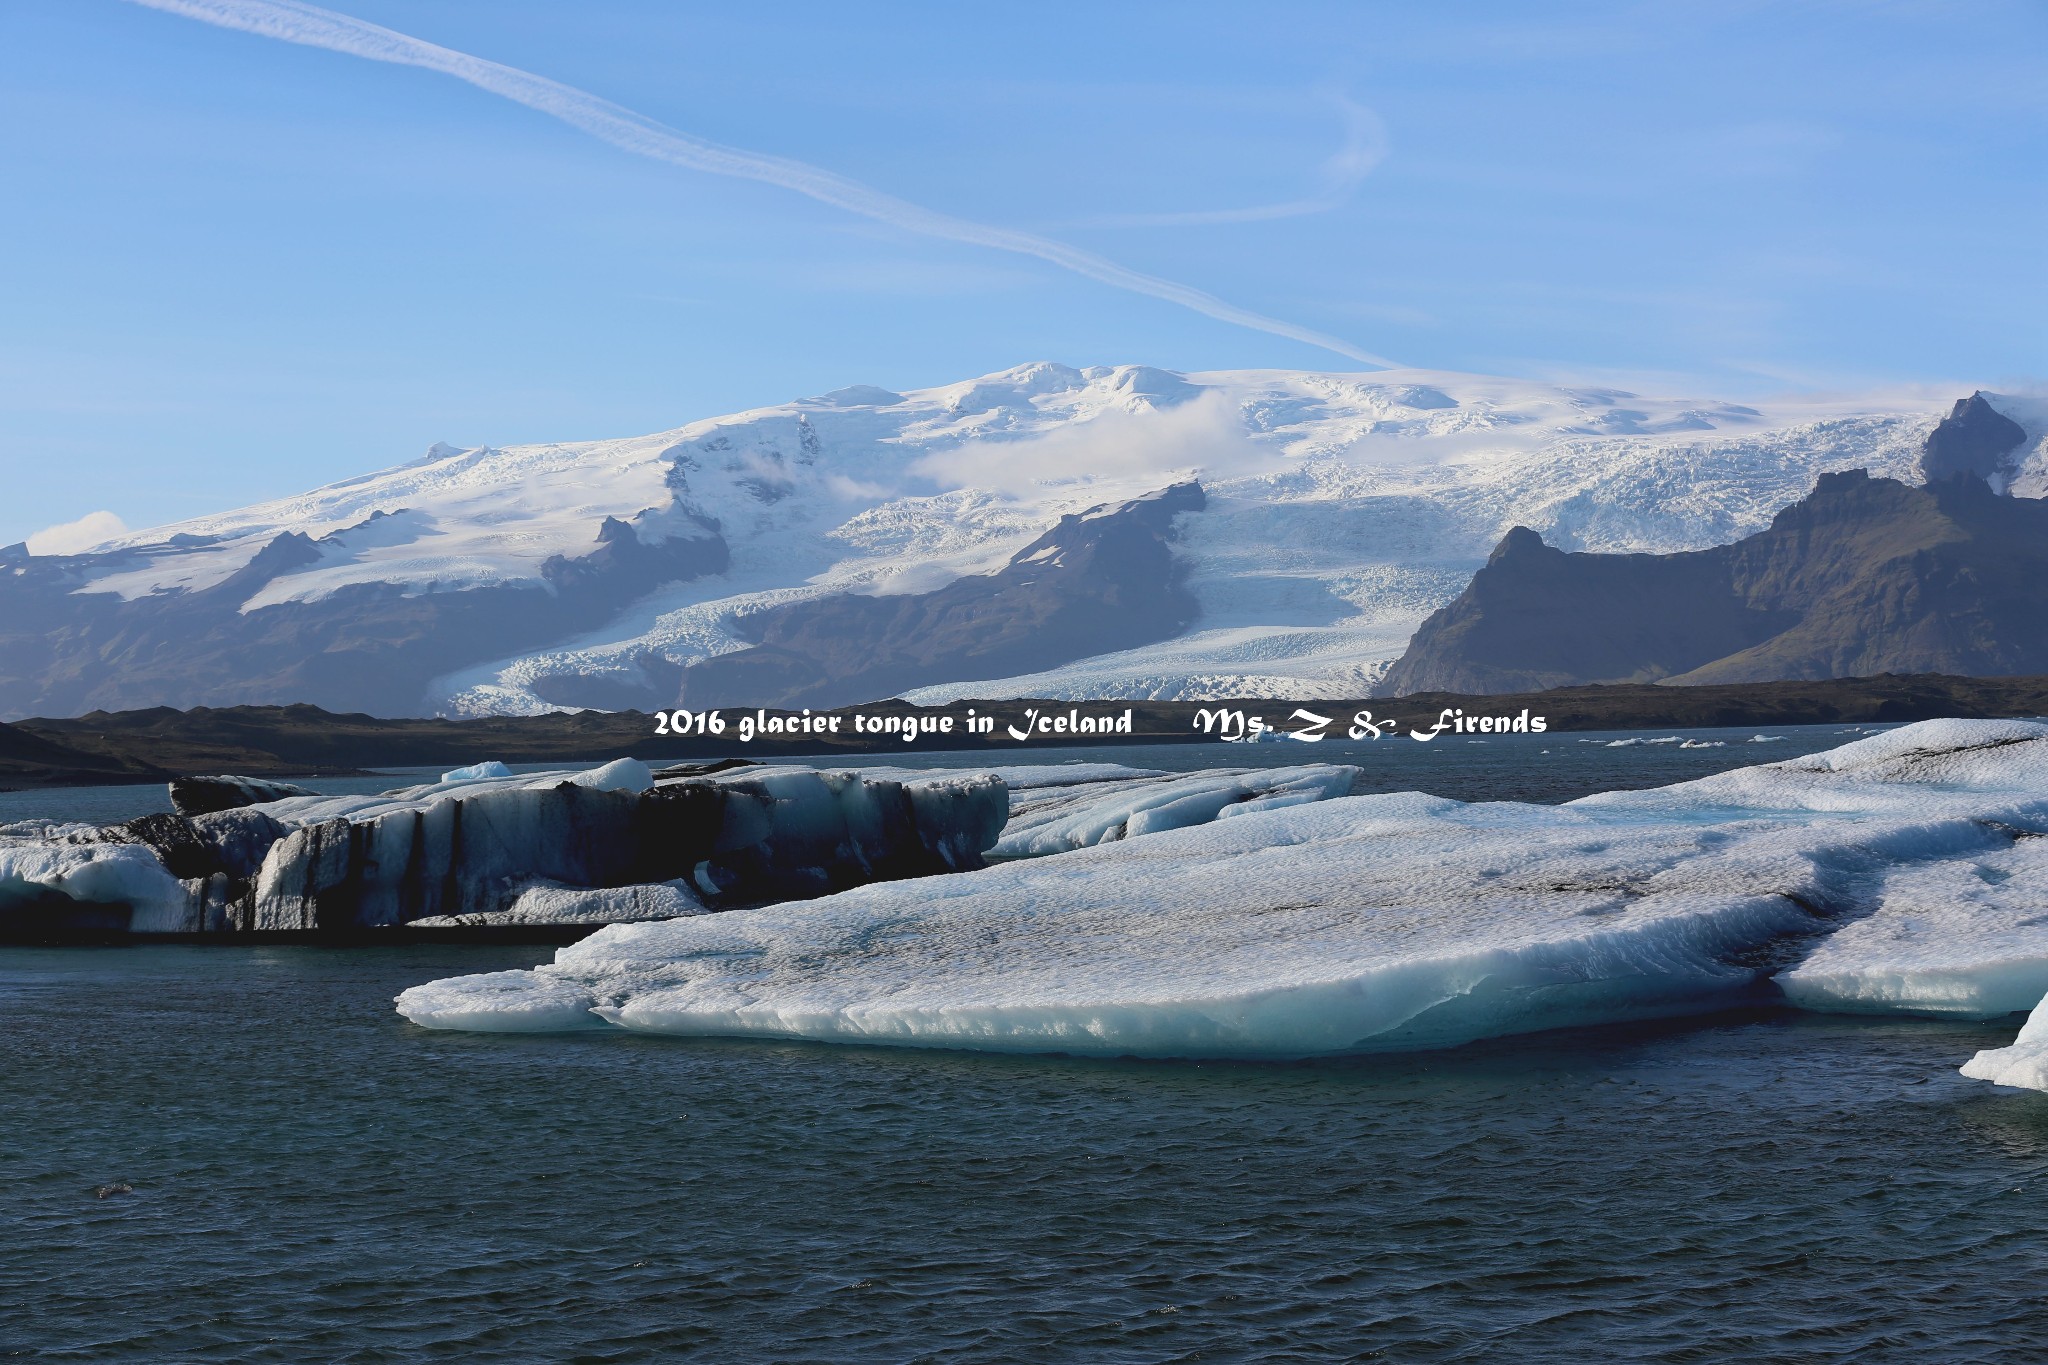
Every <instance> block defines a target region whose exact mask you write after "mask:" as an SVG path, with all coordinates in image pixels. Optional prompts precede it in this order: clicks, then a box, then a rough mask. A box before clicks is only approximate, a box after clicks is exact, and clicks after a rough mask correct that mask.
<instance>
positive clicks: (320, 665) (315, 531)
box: [0, 362, 2048, 716]
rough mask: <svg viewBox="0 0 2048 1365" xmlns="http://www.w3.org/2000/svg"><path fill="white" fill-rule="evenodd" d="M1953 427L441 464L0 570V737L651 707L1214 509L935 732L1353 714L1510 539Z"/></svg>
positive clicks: (874, 408) (1430, 431)
mask: <svg viewBox="0 0 2048 1365" xmlns="http://www.w3.org/2000/svg"><path fill="white" fill-rule="evenodd" d="M1984 402H1985V404H1987V405H1991V406H1995V407H1997V408H1998V409H1999V410H2000V411H2010V412H2011V413H2012V414H2013V417H2014V419H2015V420H2018V419H2024V422H2023V425H2024V428H2025V429H2026V430H2027V431H2030V432H2033V433H2034V435H2032V436H2030V437H2029V438H2028V439H2029V441H2031V444H2029V445H2026V446H2024V447H2023V448H2022V449H2021V450H2019V451H2017V452H2016V453H2014V454H2012V455H2010V456H2009V457H2007V463H2008V464H2009V465H2010V466H2011V467H2012V468H2013V469H2014V471H2015V474H2014V479H2015V483H2016V485H2028V481H2030V480H2032V481H2036V482H2039V481H2042V480H2043V479H2044V478H2048V461H2044V458H2043V456H2042V452H2041V448H2040V442H2039V433H2040V432H2042V431H2044V430H2048V419H2042V418H2041V417H2040V416H2039V414H2035V413H2033V410H2032V409H2025V408H2024V405H2016V403H2015V400H2012V399H2009V398H2007V397H2002V396H2000V395H1995V394H1992V395H1988V396H1986V397H1985V398H1984ZM2030 414H2032V415H2030ZM1938 418H1939V410H1938V409H1936V408H1935V407H1934V406H1933V404H1932V403H1931V402H1927V401H1925V400H1923V399H1920V398H1913V399H1911V400H1910V401H1906V400H1883V401H1878V400H1870V399H1841V400H1828V401H1818V400H1799V401H1796V402H1794V401H1792V400H1784V401H1779V402H1776V403H1774V404H1773V403H1766V404H1760V405H1756V406H1750V405H1745V404H1736V403H1726V402H1715V401H1711V400H1698V399H1684V398H1658V397H1647V396H1644V395H1641V394H1638V393H1632V392H1629V391H1626V390H1622V389H1618V388H1613V387H1607V386H1599V385H1571V384H1557V383H1547V382H1540V381H1530V380H1509V379H1501V378H1497V377H1490V376H1475V375H1459V374H1452V373H1447V372H1438V371H1421V370H1412V371H1388V372H1375V373H1371V374H1331V373H1316V372H1295V371H1218V372H1207V373H1190V374H1176V373H1173V372H1170V371H1164V370H1158V369H1152V368H1148V367H1144V366H1118V367H1103V366H1093V367H1083V368H1075V367H1069V366H1063V365H1057V364H1052V363H1049V362H1044V363H1037V364H1032V365H1026V366H1019V367H1016V368H1014V369H1012V370H1007V371H1001V372H998V373H995V374H992V375H984V376H980V377H978V378H975V379H972V380H966V381H962V382H960V383H957V384H950V385H941V386H937V387H935V388H931V389H925V390H914V391H909V392H903V393H898V392H894V391H891V390H884V389H877V388H872V387H862V386H852V387H849V388H846V389H841V390H836V391H834V392H833V393H830V394H826V395H822V396H819V397H817V398H811V399H802V400H797V401H794V402H791V403H786V404H780V405H774V406H771V407H767V408H760V409H754V410H751V411H749V412H745V413H736V414H728V415H725V416H721V417H715V418H707V419H703V420H701V421H698V422H693V423H688V424H686V425H684V426H682V427H677V428H672V429H669V430H667V431H663V432H657V433H653V434H651V435H648V436H642V437H632V438H623V439H614V440H604V441H591V442H573V443H553V444H546V445H536V446H507V447H475V448H469V449H462V448H457V447H454V446H448V445H440V446H436V447H435V448H434V449H433V450H431V451H429V452H428V453H427V454H426V455H425V456H422V457H421V458H419V459H416V460H413V461H410V462H408V463H406V464H404V465H400V466H397V467H394V468H392V469H388V470H385V471H382V472H379V473H373V474H366V475H360V476H357V477H354V478H350V479H346V480H343V481H341V482H339V483H335V484H331V485H328V486H326V487H325V488H321V489H316V490H313V491H311V492H309V493H305V494H301V495H297V496H295V497H292V498H286V499H280V500H275V501H273V502H270V503H264V504H258V505H255V506H253V507H249V508H243V509H239V510H237V511H234V512H229V513H223V514H219V515H216V516H212V517H206V518H199V519H195V520H192V521H187V522H184V523H179V524H177V525H175V526H169V527H162V528H157V529H155V530H152V531H146V532H138V533H134V534H131V535H127V536H124V537H121V538H119V539H117V540H115V541H113V542H109V543H108V544H106V545H104V546H102V547H100V548H99V549H97V550H95V551H93V552H90V553H87V554H82V555H74V556H69V557H65V558H62V559H51V558H46V557H40V556H28V555H26V553H25V552H9V553H7V554H5V555H0V622H5V621H8V620H13V621H16V622H30V621H32V622H33V623H34V625H33V628H32V629H30V628H26V627H24V628H22V629H19V630H17V631H16V632H15V633H14V634H13V635H11V636H5V637H4V638H0V716H8V715H22V714H27V713H29V712H37V711H40V712H56V711H73V712H77V711H84V710H88V709H91V708H92V707H94V706H112V707H127V706H138V705H148V704H163V703H175V704H181V705H191V704H195V703H200V702H208V703H219V704H225V703H229V702H262V701H270V702H283V701H296V700H317V701H321V702H324V703H327V704H330V705H333V706H337V707H342V708H345V709H371V710H378V711H382V712H385V713H387V714H394V715H396V714H430V713H441V714H449V715H458V716H459V715H499V714H535V713H541V712H545V711H548V710H550V709H554V708H557V707H559V706H561V705H564V704H565V699H567V698H571V697H574V698H578V699H580V700H578V701H577V702H575V703H574V704H582V705H606V706H609V705H629V704H630V705H638V704H645V702H646V699H647V698H648V697H649V696H650V695H651V694H650V692H649V688H650V686H653V685H654V684H656V683H661V684H664V685H665V684H666V683H667V682H668V681H670V680H674V681H675V682H676V683H677V685H678V686H680V679H681V677H682V675H683V674H684V673H686V672H687V671H688V670H690V669H692V668H694V667H697V666H699V665H703V664H707V662H708V661H711V660H713V659H715V658H717V657H719V656H724V655H728V654H737V653H740V652H742V651H746V650H749V649H752V648H755V647H757V646H758V645H760V644H761V643H762V642H761V641H759V640H755V639H750V638H749V637H748V634H747V632H748V630H749V629H751V628H752V627H749V626H748V624H747V623H748V622H750V621H752V622H756V623H757V624H758V623H760V622H762V621H764V620H769V619H774V618H773V613H774V612H775V611H777V610H779V609H781V608H782V607H785V606H788V605H790V604H793V603H797V602H802V601H805V600H809V599H814V598H818V599H824V598H834V599H839V600H840V601H841V603H842V606H847V604H848V599H851V598H874V599H890V598H905V597H917V596H919V595H922V594H929V593H932V592H936V591H940V590H942V589H945V588H946V587H947V586H948V585H950V584H954V583H965V582H968V581H970V580H972V579H975V578H978V577H983V576H987V575H989V574H992V573H997V572H1000V571H1001V570H1002V569H1003V568H1004V566H1005V565H1006V564H1007V563H1008V562H1009V561H1010V560H1011V559H1012V558H1013V557H1014V556H1015V555H1016V554H1017V553H1018V552H1019V551H1020V550H1021V549H1023V548H1024V547H1025V546H1027V545H1028V544H1030V543H1031V542H1032V541H1033V540H1035V539H1036V538H1038V537H1040V536H1042V535H1044V534H1046V533H1047V531H1048V530H1049V529H1050V528H1052V527H1053V526H1055V525H1056V524H1057V523H1058V522H1059V520H1060V518H1061V517H1063V516H1068V515H1074V514H1078V513H1080V512H1082V511H1083V510H1085V509H1086V508H1089V507H1091V506H1096V505H1104V504H1111V503H1117V502H1123V501H1128V500H1130V499H1132V498H1137V497H1141V496H1143V495H1145V494H1146V493H1149V492H1154V491H1157V490H1158V489H1160V488H1162V487H1166V486H1168V485H1170V484H1172V483H1175V482H1181V481H1186V480H1190V479H1198V480H1199V481H1200V483H1201V485H1202V487H1203V489H1204V491H1205V496H1206V510H1205V511H1204V512H1202V514H1201V515H1200V516H1198V517H1189V518H1184V519H1183V520H1184V521H1185V526H1184V528H1183V531H1182V534H1181V535H1180V537H1179V538H1178V539H1177V540H1176V541H1175V543H1174V546H1173V550H1172V554H1173V556H1174V559H1175V562H1176V563H1177V564H1179V565H1180V566H1181V574H1182V582H1183V585H1184V587H1185V590H1186V592H1187V593H1188V594H1189V596H1190V597H1191V598H1192V599H1193V601H1194V603H1195V609H1196V610H1195V615H1194V618H1193V619H1192V620H1191V621H1188V622H1187V623H1186V625H1185V627H1184V628H1181V629H1178V630H1176V631H1175V632H1173V633H1172V634H1170V635H1167V636H1166V637H1165V638H1160V637H1159V635H1158V633H1157V632H1151V633H1148V634H1146V635H1145V638H1144V639H1142V640H1141V639H1139V638H1137V637H1136V636H1132V637H1131V638H1128V639H1125V640H1121V641H1105V642H1104V643H1106V644H1115V645H1120V646H1121V647H1119V648H1108V649H1105V650H1104V651H1103V652H1100V653H1094V654H1090V655H1088V656H1086V657H1083V658H1080V659H1069V660H1066V661H1064V662H1060V663H1058V664H1056V665H1054V664H1051V663H1049V662H1048V661H1043V660H1038V661H1034V660H1030V659H1025V660H1023V661H1022V662H1020V663H1019V665H1018V666H1019V667H1020V668H1026V669H1027V670H1028V669H1029V668H1033V667H1036V668H1037V669H1038V671H1036V672H1032V671H1025V672H1021V673H1016V674H1012V675H1008V676H1005V677H1000V678H978V677H976V678H970V677H964V676H954V677H950V678H947V677H930V676H927V677H925V678H922V679H920V684H921V685H919V686H918V687H915V688H912V689H909V690H910V691H911V692H912V694H913V697H914V699H916V700H920V701H926V702H937V701H942V700H945V699H947V698H949V697H953V696H961V695H966V694H968V693H987V694H995V695H1012V696H1020V695H1040V696H1048V697H1053V698H1065V699H1077V698H1082V697H1104V696H1133V697H1156V698H1175V697H1181V698H1204V697H1225V696H1242V695H1270V696H1276V697H1278V696H1289V697H1294V698H1297V699H1309V698H1320V697H1340V696H1356V695H1363V694H1364V693H1366V692H1368V691H1369V690H1371V687H1372V685H1373V684H1375V683H1376V682H1377V681H1378V680H1379V678H1380V676H1381V674H1382V673H1383V672H1384V671H1385V669H1386V668H1387V667H1388V665H1389V664H1390V663H1391V662H1392V661H1393V660H1394V659H1395V658H1397V657H1398V656H1399V655H1400V654H1401V652H1402V650H1403V648H1404V646H1405V645H1406V643H1407V641H1408V639H1409V637H1410V635H1411V634H1412V633H1413V632H1414V630H1415V628H1416V627H1417V625H1419V624H1420V622H1421V621H1422V620H1423V619H1424V618H1425V617H1426V616H1427V615H1428V614H1429V613H1430V612H1431V611H1432V610H1434V609H1435V608H1437V607H1439V606H1441V605H1442V604H1443V603H1445V602H1447V601H1449V600H1451V599H1452V598H1453V597H1455V596H1456V595H1457V593H1458V592H1459V591H1460V590H1461V589H1462V588H1463V587H1464V586H1465V585H1466V583H1467V582H1468V581H1469V580H1470V577H1471V575H1472V573H1473V572H1474V571H1475V570H1476V569H1477V568H1478V567H1479V566H1480V565H1481V564H1483V563H1484V561H1485V558H1486V554H1487V552H1488V550H1489V549H1490V548H1491V547H1492V546H1493V544H1494V543H1495V542H1497V541H1498V539H1499V538H1500V535H1501V534H1502V532H1503V531H1504V530H1506V529H1507V528H1508V527H1510V526H1513V525H1517V524H1527V525H1530V526H1532V527H1535V528H1538V529H1539V530H1540V531H1541V532H1542V533H1543V534H1545V535H1546V536H1548V537H1550V538H1551V539H1552V540H1553V541H1554V542H1556V543H1558V544H1561V545H1565V546H1568V547H1571V548H1580V549H1592V550H1642V551H1652V550H1654V551H1671V550H1689V549H1696V548H1703V547H1706V546H1710V545H1714V544H1721V543H1726V542H1729V541H1732V540H1735V539H1738V538H1740V537H1741V536H1742V535H1744V534H1746V533H1748V532H1750V531H1752V530H1755V529H1758V528H1760V527H1761V526H1763V525H1764V524H1765V523H1766V522H1767V521H1768V519H1769V517H1770V516H1771V515H1772V514H1773V513H1774V512H1775V511H1776V510H1778V508H1780V507H1782V506H1783V505H1785V504H1786V503H1789V502H1791V501H1793V500H1795V499H1796V498H1797V497H1798V496H1800V494H1802V493H1803V492H1804V491H1805V490H1806V488H1807V487H1809V486H1810V484H1811V482H1812V478H1813V476H1814V475H1816V474H1818V473H1821V472H1827V471H1829V470H1834V469H1841V468H1851V467H1864V466H1867V467H1870V468H1872V469H1873V470H1876V471H1877V472H1880V473H1896V474H1907V473H1910V472H1911V471H1912V470H1913V469H1914V467H1915V465H1916V462H1917V461H1918V460H1919V459H1920V457H1921V448H1922V445H1923V442H1924V439H1925V437H1926V436H1927V434H1928V432H1929V430H1930V429H1932V428H1933V427H1934V426H1935V424H1936V422H1937V420H1938ZM2029 486H2030V485H2029ZM282 537H290V538H289V539H284V540H282V541H281V539H280V538H282ZM273 546H276V547H277V548H276V549H272V548H271V547H273ZM266 555H267V556H268V558H263V557H264V556H266ZM259 558H260V559H261V563H259V562H258V561H259ZM286 560H290V561H292V562H289V563H286V562H284V561H286ZM252 568H253V569H254V570H255V578H254V579H251V578H238V577H237V575H239V574H242V573H244V572H245V571H249V570H251V569H252ZM273 568H275V569H277V570H278V571H277V572H270V570H271V569H273ZM258 580H260V581H258ZM4 630H5V626H4V625H0V632H4ZM358 644H360V645H361V646H362V648H361V649H360V650H357V649H356V645H358ZM291 650H296V651H297V658H296V660H293V659H288V658H286V657H285V656H286V654H287V653H288V652H289V651H291ZM358 656H359V657H358ZM1041 664H1043V665H1044V666H1042V667H1041V666H1040V665H1041ZM351 669H354V671H353V672H352V671H351ZM969 671H978V670H969Z"/></svg>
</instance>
